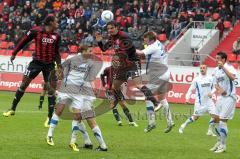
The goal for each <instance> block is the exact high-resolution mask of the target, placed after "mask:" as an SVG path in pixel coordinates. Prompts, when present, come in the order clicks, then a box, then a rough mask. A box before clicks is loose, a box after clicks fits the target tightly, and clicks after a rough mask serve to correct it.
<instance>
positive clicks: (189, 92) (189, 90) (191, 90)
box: [185, 80, 196, 100]
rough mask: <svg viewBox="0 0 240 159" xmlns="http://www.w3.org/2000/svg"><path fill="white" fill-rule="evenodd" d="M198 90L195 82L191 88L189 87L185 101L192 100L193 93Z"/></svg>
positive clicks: (194, 81)
mask: <svg viewBox="0 0 240 159" xmlns="http://www.w3.org/2000/svg"><path fill="white" fill-rule="evenodd" d="M195 89H196V80H193V82H192V84H191V86H190V87H189V89H188V91H187V93H186V96H185V99H186V100H189V99H190V96H191V94H192V92H193V91H194V90H195Z"/></svg>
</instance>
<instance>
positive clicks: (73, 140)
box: [71, 120, 79, 143]
mask: <svg viewBox="0 0 240 159" xmlns="http://www.w3.org/2000/svg"><path fill="white" fill-rule="evenodd" d="M78 130H79V127H78V121H77V120H73V121H72V137H71V143H76V141H77V131H78Z"/></svg>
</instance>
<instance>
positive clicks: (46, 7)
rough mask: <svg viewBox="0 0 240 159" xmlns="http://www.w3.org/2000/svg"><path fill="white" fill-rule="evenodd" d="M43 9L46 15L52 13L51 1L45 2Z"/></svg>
mask: <svg viewBox="0 0 240 159" xmlns="http://www.w3.org/2000/svg"><path fill="white" fill-rule="evenodd" d="M45 9H46V10H47V11H48V13H52V11H53V1H52V0H47V2H46V4H45Z"/></svg>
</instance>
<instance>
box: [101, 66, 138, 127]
mask: <svg viewBox="0 0 240 159" xmlns="http://www.w3.org/2000/svg"><path fill="white" fill-rule="evenodd" d="M113 70H114V68H113V67H112V66H110V67H107V68H105V69H104V71H103V73H102V74H101V82H102V86H103V87H105V89H106V96H107V97H109V98H111V97H112V96H113V95H114V94H112V91H114V90H112V79H113V72H114V71H113ZM116 94H117V95H118V96H115V97H114V98H116V100H115V101H114V103H113V104H114V106H113V110H112V111H113V115H114V117H115V119H116V120H117V122H118V125H119V126H122V121H121V119H120V115H119V113H118V110H117V104H118V103H119V104H120V105H121V107H122V109H123V112H124V114H125V115H126V117H127V118H128V121H129V125H130V126H134V127H138V125H137V124H136V123H135V122H134V121H133V118H132V115H131V113H130V111H129V109H128V108H127V106H126V102H125V98H124V95H123V94H122V92H121V91H118V92H117V93H116Z"/></svg>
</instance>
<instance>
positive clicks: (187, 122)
mask: <svg viewBox="0 0 240 159" xmlns="http://www.w3.org/2000/svg"><path fill="white" fill-rule="evenodd" d="M192 122H194V119H193V117H190V118H188V119H187V120H186V121H185V122H184V125H185V127H186V126H187V125H188V124H190V123H192Z"/></svg>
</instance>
